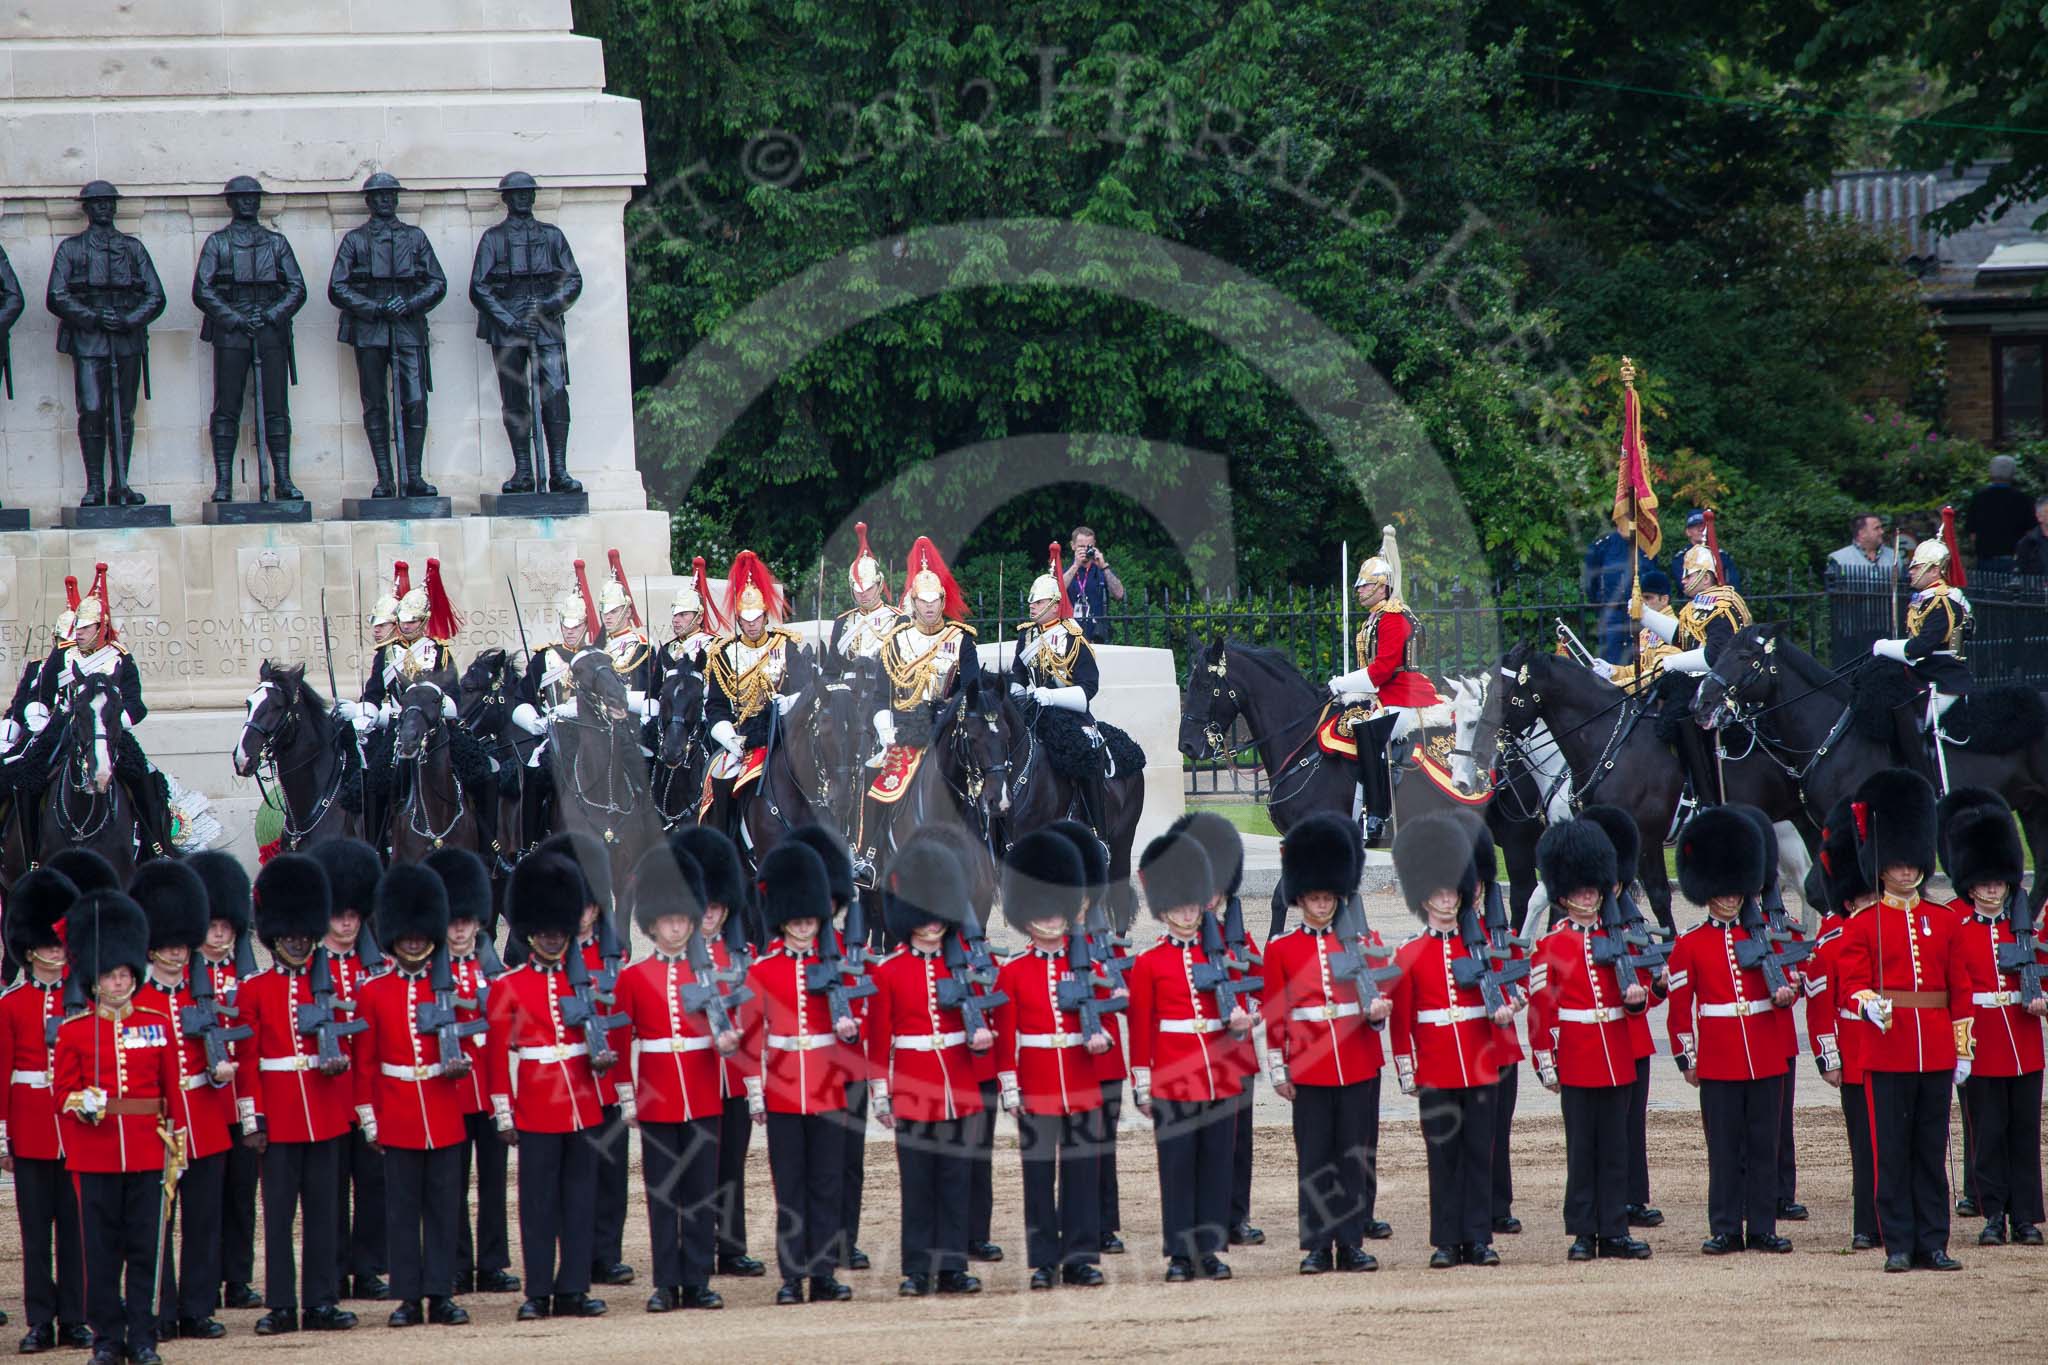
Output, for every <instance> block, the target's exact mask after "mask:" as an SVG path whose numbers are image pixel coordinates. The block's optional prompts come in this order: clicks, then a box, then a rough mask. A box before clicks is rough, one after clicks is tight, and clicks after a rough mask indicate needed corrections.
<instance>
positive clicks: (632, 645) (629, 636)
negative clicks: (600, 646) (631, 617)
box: [604, 628, 648, 673]
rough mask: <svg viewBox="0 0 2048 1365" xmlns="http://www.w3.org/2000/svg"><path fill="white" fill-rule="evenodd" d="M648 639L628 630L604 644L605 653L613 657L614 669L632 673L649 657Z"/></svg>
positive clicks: (637, 632)
mask: <svg viewBox="0 0 2048 1365" xmlns="http://www.w3.org/2000/svg"><path fill="white" fill-rule="evenodd" d="M647 648H648V645H647V637H646V636H645V635H642V634H641V633H640V632H639V631H637V630H633V629H630V628H629V629H626V630H622V631H620V632H619V633H618V634H617V635H614V636H612V638H611V639H609V640H607V641H605V642H604V650H605V653H607V654H609V655H611V659H612V667H613V668H615V669H617V670H618V671H619V672H621V673H631V672H632V671H633V670H634V669H636V668H638V667H639V666H640V663H641V661H642V660H644V659H645V658H646V657H647Z"/></svg>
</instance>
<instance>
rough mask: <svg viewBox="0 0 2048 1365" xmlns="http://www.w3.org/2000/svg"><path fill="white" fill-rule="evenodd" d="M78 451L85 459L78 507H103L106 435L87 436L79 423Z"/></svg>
mask: <svg viewBox="0 0 2048 1365" xmlns="http://www.w3.org/2000/svg"><path fill="white" fill-rule="evenodd" d="M78 449H79V453H80V454H82V455H83V456H84V457H85V496H84V497H82V498H80V499H79V500H78V505H79V506H80V507H104V506H105V505H106V502H107V434H106V433H105V432H104V431H100V432H94V433H90V434H89V433H87V432H86V431H85V429H84V425H83V424H82V423H81V424H80V427H79V432H78Z"/></svg>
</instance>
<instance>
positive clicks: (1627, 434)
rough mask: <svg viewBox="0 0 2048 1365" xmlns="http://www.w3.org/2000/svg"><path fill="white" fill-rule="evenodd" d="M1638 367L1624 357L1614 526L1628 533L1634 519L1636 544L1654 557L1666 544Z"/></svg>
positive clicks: (1615, 479) (1622, 362)
mask: <svg viewBox="0 0 2048 1365" xmlns="http://www.w3.org/2000/svg"><path fill="white" fill-rule="evenodd" d="M1635 377H1636V369H1635V366H1634V364H1632V363H1631V362H1630V361H1629V359H1628V357H1627V356H1623V357H1622V360H1621V381H1622V393H1621V459H1620V462H1619V464H1618V465H1617V467H1616V469H1615V473H1614V528H1615V529H1616V530H1617V531H1620V532H1621V533H1622V534H1624V535H1626V534H1627V533H1628V527H1629V522H1630V521H1631V519H1633V521H1634V522H1635V532H1636V544H1637V545H1638V546H1640V547H1641V548H1642V552H1643V553H1644V554H1646V555H1648V556H1650V558H1652V559H1655V558H1656V557H1657V552H1658V550H1659V549H1661V548H1662V547H1663V544H1664V530H1663V528H1662V527H1661V526H1659V525H1658V524H1657V493H1656V490H1654V489H1652V488H1651V487H1650V450H1649V447H1648V446H1646V445H1644V444H1643V409H1642V400H1641V399H1640V398H1638V397H1636V385H1635Z"/></svg>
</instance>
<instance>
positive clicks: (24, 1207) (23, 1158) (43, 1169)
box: [0, 867, 92, 1355]
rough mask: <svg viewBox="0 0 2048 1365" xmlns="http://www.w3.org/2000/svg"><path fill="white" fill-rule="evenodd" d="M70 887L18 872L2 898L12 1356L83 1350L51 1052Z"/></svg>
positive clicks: (52, 875) (70, 1201) (3, 1146)
mask: <svg viewBox="0 0 2048 1365" xmlns="http://www.w3.org/2000/svg"><path fill="white" fill-rule="evenodd" d="M77 899H78V888H77V887H76V886H75V885H73V884H72V882H71V879H70V878H68V877H66V876H65V875H64V874H63V873H61V872H59V871H57V870H56V869H54V868H48V867H45V868H39V869H37V870H36V871H33V872H29V873H25V874H24V875H23V876H22V878H21V880H19V881H17V882H16V883H15V884H14V885H13V887H12V888H10V889H9V891H8V893H7V914H6V919H5V921H4V923H5V925H6V930H7V955H8V956H9V957H10V958H12V959H14V961H15V962H16V963H17V964H18V965H20V966H21V967H22V968H23V969H24V971H23V975H22V979H21V980H19V981H17V982H15V983H14V985H13V986H11V987H9V988H8V990H7V992H6V993H5V994H4V995H0V1070H4V1071H5V1072H6V1073H7V1084H6V1085H5V1087H4V1088H0V1169H5V1170H8V1171H11V1172H13V1173H14V1211H15V1214H16V1215H17V1216H18V1218H19V1220H20V1225H21V1252H22V1258H21V1259H22V1293H21V1296H22V1299H23V1300H24V1301H25V1302H26V1304H27V1306H28V1335H26V1336H24V1337H23V1338H22V1339H21V1346H20V1350H21V1354H23V1355H35V1354H37V1353H39V1352H42V1351H51V1350H55V1349H56V1348H57V1347H58V1346H59V1345H60V1344H61V1345H63V1346H66V1347H76V1348H83V1347H86V1346H90V1345H91V1344H92V1332H91V1330H90V1329H89V1328H87V1327H86V1325H85V1258H84V1254H83V1253H82V1252H81V1251H80V1250H79V1246H78V1192H77V1191H76V1190H74V1189H73V1188H72V1186H71V1177H70V1176H69V1175H67V1174H66V1173H65V1170H64V1142H63V1136H62V1133H61V1131H60V1127H59V1124H58V1122H57V1098H56V1094H55V1092H54V1091H52V1090H51V1089H50V1070H51V1054H52V1053H53V1052H54V1051H55V1049H56V1045H57V1026H58V1025H59V1024H61V1023H63V1021H64V975H65V963H64V928H63V925H64V916H65V914H66V913H67V912H69V911H70V909H71V906H72V904H73V903H74V902H75V901H77Z"/></svg>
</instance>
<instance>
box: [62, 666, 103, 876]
mask: <svg viewBox="0 0 2048 1365" xmlns="http://www.w3.org/2000/svg"><path fill="white" fill-rule="evenodd" d="M102 676H103V675H95V677H94V679H92V680H88V681H86V682H84V683H81V684H80V685H79V687H78V689H77V691H75V692H74V693H73V695H72V700H71V711H72V715H73V717H74V719H75V718H76V716H77V715H78V713H79V712H80V711H88V712H94V713H95V714H94V716H93V725H94V733H95V738H94V739H93V740H90V741H88V742H87V743H86V745H85V751H84V753H83V755H82V756H80V757H78V758H77V760H76V762H75V763H74V762H73V757H72V755H71V754H66V755H65V763H64V777H63V780H62V781H61V782H60V783H59V784H58V787H57V824H58V827H59V828H60V829H62V830H63V831H64V832H65V834H66V835H67V836H68V837H69V838H70V839H72V840H73V841H75V842H78V843H84V842H85V841H87V840H89V839H92V838H94V837H95V836H97V835H98V834H99V832H100V831H101V830H103V829H105V828H106V827H107V822H108V821H109V820H111V819H113V818H114V806H115V804H116V801H115V799H114V797H113V794H112V793H108V794H106V795H105V796H102V795H101V794H100V793H99V792H98V791H96V790H94V786H93V773H92V750H93V745H94V744H95V743H104V744H105V745H106V746H107V766H108V767H109V768H110V769H111V768H112V767H113V764H114V744H115V740H114V736H113V735H112V733H110V732H109V729H108V726H107V724H106V718H105V717H104V716H101V715H98V714H97V708H96V707H95V706H94V705H93V697H95V696H97V697H112V696H114V695H115V693H114V689H113V686H112V684H111V683H105V682H99V681H98V679H99V678H100V677H102ZM88 689H90V693H88ZM72 733H73V734H78V733H81V732H79V731H77V730H74V731H73V732H72ZM70 743H71V744H73V745H75V744H76V741H75V740H73V741H70ZM74 767H75V768H76V769H77V772H76V774H75V775H74V773H73V769H74ZM74 791H75V792H83V793H85V798H86V804H85V810H86V815H87V817H88V818H89V817H90V816H91V815H92V813H93V812H94V811H95V810H97V811H98V812H99V819H98V820H97V821H95V822H94V823H93V825H92V827H91V828H90V829H87V828H85V827H84V826H81V825H79V824H78V823H77V822H76V821H74V820H73V819H72V817H71V801H70V796H69V793H71V792H74Z"/></svg>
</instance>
